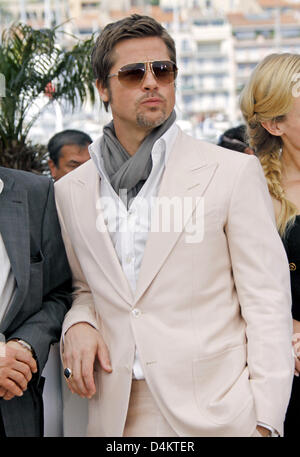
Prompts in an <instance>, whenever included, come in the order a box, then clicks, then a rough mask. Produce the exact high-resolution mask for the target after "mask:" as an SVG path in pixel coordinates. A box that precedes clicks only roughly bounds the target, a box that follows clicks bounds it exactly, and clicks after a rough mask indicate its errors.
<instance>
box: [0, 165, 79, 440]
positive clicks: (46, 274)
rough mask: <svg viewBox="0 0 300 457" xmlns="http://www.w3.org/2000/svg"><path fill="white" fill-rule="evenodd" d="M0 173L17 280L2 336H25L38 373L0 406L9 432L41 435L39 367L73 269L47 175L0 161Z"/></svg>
mask: <svg viewBox="0 0 300 457" xmlns="http://www.w3.org/2000/svg"><path fill="white" fill-rule="evenodd" d="M0 178H1V179H2V180H3V182H4V189H3V192H2V193H1V194H0V233H1V235H2V238H3V241H4V244H5V247H6V250H7V253H8V256H9V259H10V262H11V266H12V270H13V273H14V276H15V279H16V283H17V289H16V293H15V296H14V299H13V302H12V303H11V305H10V307H9V309H8V311H7V313H6V314H5V315H4V318H3V319H2V321H1V322H0V334H2V335H0V337H1V339H2V340H4V339H5V340H6V341H8V340H10V339H12V338H21V339H23V340H24V341H27V342H28V343H29V344H30V345H31V346H32V348H33V350H34V352H35V355H36V359H37V363H38V373H37V374H35V375H34V376H33V378H32V380H31V381H30V383H29V384H28V388H27V390H26V391H25V392H24V395H23V396H22V397H14V398H13V399H11V400H7V401H6V400H3V399H0V411H1V415H2V419H3V423H4V426H5V433H6V435H7V436H41V435H42V434H43V403H42V388H43V382H44V380H43V378H42V377H41V372H42V370H43V368H44V365H45V363H46V361H47V358H48V353H49V349H50V345H51V343H54V342H57V341H58V340H59V338H60V334H61V326H62V322H63V318H64V315H65V313H66V311H67V310H68V309H69V307H70V305H71V295H70V292H71V279H70V277H71V275H70V270H69V265H68V262H67V258H66V254H65V249H64V245H63V241H62V238H61V233H60V226H59V222H58V218H57V213H56V207H55V202H54V193H53V184H52V182H51V181H50V179H49V178H47V177H45V176H38V175H34V174H33V173H28V172H24V171H18V170H11V169H7V168H2V167H0ZM3 335H4V336H3Z"/></svg>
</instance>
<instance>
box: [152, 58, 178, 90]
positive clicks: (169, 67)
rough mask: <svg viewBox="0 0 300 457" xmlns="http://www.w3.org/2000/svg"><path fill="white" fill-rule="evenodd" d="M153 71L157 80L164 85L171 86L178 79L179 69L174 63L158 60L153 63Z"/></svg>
mask: <svg viewBox="0 0 300 457" xmlns="http://www.w3.org/2000/svg"><path fill="white" fill-rule="evenodd" d="M152 69H153V73H154V75H155V77H156V79H157V80H158V81H159V82H160V83H162V84H171V83H172V82H174V81H175V79H176V76H177V67H176V65H175V63H173V62H170V61H168V60H166V61H163V60H158V61H155V62H152Z"/></svg>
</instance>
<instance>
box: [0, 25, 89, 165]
mask: <svg viewBox="0 0 300 457" xmlns="http://www.w3.org/2000/svg"><path fill="white" fill-rule="evenodd" d="M58 36H60V37H61V38H67V36H66V34H65V33H64V32H63V31H60V29H59V27H55V28H54V29H53V30H50V29H44V30H35V29H33V28H31V27H30V26H28V25H24V24H16V25H13V26H11V27H10V28H8V29H6V30H5V31H4V32H3V34H2V41H1V42H0V76H1V78H2V79H1V80H2V86H3V81H4V80H5V93H2V94H1V90H0V165H1V166H5V167H10V168H18V169H22V170H28V171H38V172H43V171H44V170H45V168H46V160H45V154H46V147H45V146H42V145H34V144H32V143H31V142H30V141H29V140H28V134H29V132H30V129H31V127H32V126H33V124H34V122H35V121H36V120H37V118H38V117H39V115H40V114H41V111H42V109H44V107H43V108H41V107H39V105H38V103H37V102H38V100H40V97H41V96H42V95H43V94H47V95H48V103H51V102H52V101H53V100H58V101H65V102H67V103H68V104H69V105H70V106H71V107H72V109H74V108H75V107H76V106H78V105H79V104H81V103H83V102H84V101H85V100H87V99H88V98H89V99H90V100H91V102H92V103H94V102H95V89H94V81H93V80H94V78H93V74H92V68H91V65H90V54H91V50H92V47H93V44H94V37H92V38H90V39H88V40H85V41H81V40H79V39H75V37H73V39H74V40H76V41H75V44H74V43H72V46H71V47H70V49H69V48H68V49H65V48H64V47H62V46H61V45H59V40H58ZM68 37H69V38H70V36H69V35H68ZM2 92H3V87H2ZM1 95H2V97H1ZM45 99H47V97H45ZM33 106H34V107H35V114H34V115H33V114H32V111H33V110H32V107H33Z"/></svg>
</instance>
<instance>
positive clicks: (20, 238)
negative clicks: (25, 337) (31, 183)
mask: <svg viewBox="0 0 300 457" xmlns="http://www.w3.org/2000/svg"><path fill="white" fill-rule="evenodd" d="M2 179H3V182H4V189H3V192H2V193H1V195H0V233H1V235H2V238H3V242H4V245H5V248H6V251H7V254H8V257H9V260H10V263H11V267H12V271H13V274H14V276H15V279H16V292H15V296H14V299H13V302H12V303H11V305H10V307H9V309H8V312H7V313H6V314H5V317H4V319H3V321H2V323H1V329H6V328H7V327H8V325H9V323H10V322H11V321H12V320H13V319H14V317H15V316H16V314H17V313H18V311H19V309H20V307H21V306H22V303H23V297H24V295H25V293H26V289H27V287H28V282H29V272H30V236H29V220H28V206H27V192H24V191H22V192H21V191H17V190H14V189H13V187H14V180H13V178H11V177H7V176H5V175H4V176H2Z"/></svg>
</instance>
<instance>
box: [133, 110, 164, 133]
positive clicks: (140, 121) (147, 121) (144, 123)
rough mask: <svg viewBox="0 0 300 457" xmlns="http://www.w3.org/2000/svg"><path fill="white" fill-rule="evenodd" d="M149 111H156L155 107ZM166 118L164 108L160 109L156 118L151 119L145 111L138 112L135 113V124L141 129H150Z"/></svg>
mask: <svg viewBox="0 0 300 457" xmlns="http://www.w3.org/2000/svg"><path fill="white" fill-rule="evenodd" d="M150 111H152V112H153V111H156V108H153V109H151V110H150ZM166 119H167V114H166V110H165V109H162V110H161V115H160V116H159V117H158V118H157V119H151V118H149V117H148V116H147V114H145V113H141V112H138V113H137V115H136V122H137V125H138V126H139V127H141V128H143V129H147V130H152V129H155V128H156V127H158V126H160V125H161V124H163V123H164V122H165V120H166Z"/></svg>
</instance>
